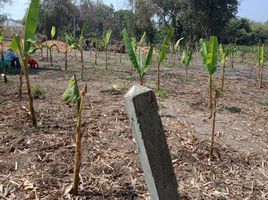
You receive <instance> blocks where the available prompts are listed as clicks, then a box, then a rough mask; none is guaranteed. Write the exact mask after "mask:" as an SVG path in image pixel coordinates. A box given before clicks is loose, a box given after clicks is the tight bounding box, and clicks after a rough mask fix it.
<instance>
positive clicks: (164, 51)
mask: <svg viewBox="0 0 268 200" xmlns="http://www.w3.org/2000/svg"><path fill="white" fill-rule="evenodd" d="M173 34H174V28H173V27H171V28H170V29H169V32H168V34H167V36H166V38H165V40H164V42H163V44H162V48H161V51H160V54H159V55H160V56H159V59H158V65H160V64H161V63H162V62H163V60H164V59H165V58H166V56H167V53H168V47H169V44H170V41H171V38H172V36H173Z"/></svg>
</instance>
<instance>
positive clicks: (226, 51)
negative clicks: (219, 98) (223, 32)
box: [219, 44, 230, 91]
mask: <svg viewBox="0 0 268 200" xmlns="http://www.w3.org/2000/svg"><path fill="white" fill-rule="evenodd" d="M219 53H220V58H221V64H222V74H221V91H223V88H224V77H225V65H226V61H227V59H228V57H229V54H230V49H229V48H225V49H223V46H222V44H220V45H219Z"/></svg>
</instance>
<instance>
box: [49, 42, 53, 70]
mask: <svg viewBox="0 0 268 200" xmlns="http://www.w3.org/2000/svg"><path fill="white" fill-rule="evenodd" d="M49 54H50V65H51V67H52V66H53V63H52V47H50V48H49Z"/></svg>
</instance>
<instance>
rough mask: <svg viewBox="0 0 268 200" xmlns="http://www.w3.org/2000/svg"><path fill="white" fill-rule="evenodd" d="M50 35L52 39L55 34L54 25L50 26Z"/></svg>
mask: <svg viewBox="0 0 268 200" xmlns="http://www.w3.org/2000/svg"><path fill="white" fill-rule="evenodd" d="M50 35H51V39H52V40H53V39H54V37H55V35H56V28H55V26H52V28H51V32H50Z"/></svg>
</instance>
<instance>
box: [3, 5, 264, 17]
mask: <svg viewBox="0 0 268 200" xmlns="http://www.w3.org/2000/svg"><path fill="white" fill-rule="evenodd" d="M28 2H29V0H13V4H12V5H11V6H9V5H6V6H5V9H4V10H3V12H4V13H7V14H8V16H9V17H10V18H13V19H22V17H23V16H24V13H25V9H26V7H27V6H28ZM103 2H104V3H106V4H108V5H110V4H113V5H114V8H115V9H120V8H128V3H127V2H128V1H127V0H103ZM267 10H268V0H242V1H241V5H240V7H239V10H238V14H237V15H238V16H239V17H246V18H248V19H250V20H255V21H259V22H266V21H268V11H267Z"/></svg>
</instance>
